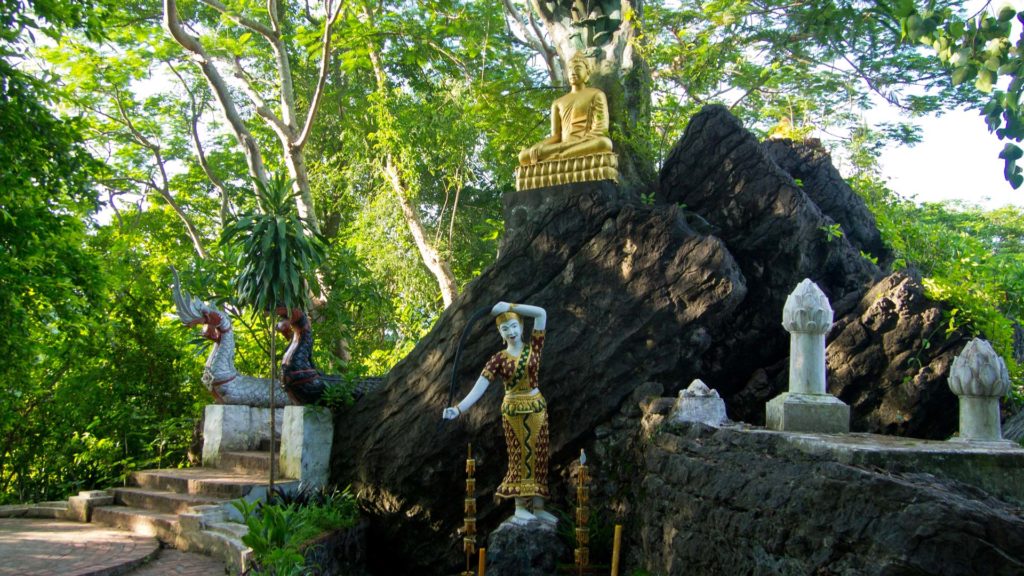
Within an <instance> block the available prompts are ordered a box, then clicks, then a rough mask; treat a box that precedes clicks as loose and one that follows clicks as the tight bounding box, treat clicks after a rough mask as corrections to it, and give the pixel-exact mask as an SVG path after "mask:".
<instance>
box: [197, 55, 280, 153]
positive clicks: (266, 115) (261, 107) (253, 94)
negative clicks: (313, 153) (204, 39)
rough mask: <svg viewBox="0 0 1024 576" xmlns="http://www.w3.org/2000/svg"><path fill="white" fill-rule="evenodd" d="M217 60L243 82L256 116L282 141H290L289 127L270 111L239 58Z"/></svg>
mask: <svg viewBox="0 0 1024 576" xmlns="http://www.w3.org/2000/svg"><path fill="white" fill-rule="evenodd" d="M215 59H216V60H217V61H218V62H223V63H225V64H227V65H228V67H229V68H230V69H231V75H232V76H234V77H235V78H236V79H237V80H238V81H239V82H241V84H242V92H245V95H246V96H248V97H249V101H250V102H252V106H253V110H255V111H256V114H257V115H259V117H260V118H263V119H264V120H266V121H267V124H269V125H270V127H271V129H273V130H274V132H276V133H277V135H278V137H279V138H281V140H283V141H288V140H289V139H290V133H289V130H288V126H287V125H286V124H285V123H284V121H282V120H281V119H280V118H278V117H277V114H274V111H273V110H271V109H270V106H269V105H268V104H267V101H266V100H264V99H263V95H262V94H260V93H259V90H257V89H256V86H255V85H254V84H253V82H252V78H251V77H250V76H249V74H248V73H247V72H246V71H245V69H244V68H242V63H241V62H239V60H238V57H232V58H228V57H226V56H216V57H215Z"/></svg>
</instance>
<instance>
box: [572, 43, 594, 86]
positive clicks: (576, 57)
mask: <svg viewBox="0 0 1024 576" xmlns="http://www.w3.org/2000/svg"><path fill="white" fill-rule="evenodd" d="M591 72H593V68H591V66H590V60H588V59H587V57H586V56H585V55H584V54H583V51H582V50H578V51H577V52H576V53H575V54H573V56H572V58H570V59H569V84H572V85H573V86H577V85H580V86H582V85H584V84H586V83H587V81H588V80H590V73H591Z"/></svg>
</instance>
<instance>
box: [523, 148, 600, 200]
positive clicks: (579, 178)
mask: <svg viewBox="0 0 1024 576" xmlns="http://www.w3.org/2000/svg"><path fill="white" fill-rule="evenodd" d="M598 180H612V181H615V182H617V181H618V180H619V157H618V156H617V155H616V154H615V153H614V152H606V153H603V154H590V155H588V156H579V157H576V158H565V159H556V160H545V161H543V162H538V163H536V164H531V165H529V166H520V167H518V168H516V190H520V191H521V190H533V189H534V188H544V187H547V186H558V185H560V184H573V183H575V182H595V181H598Z"/></svg>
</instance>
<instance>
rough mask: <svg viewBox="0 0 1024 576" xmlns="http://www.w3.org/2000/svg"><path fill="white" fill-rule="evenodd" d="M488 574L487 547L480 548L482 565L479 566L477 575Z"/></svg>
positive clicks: (483, 575)
mask: <svg viewBox="0 0 1024 576" xmlns="http://www.w3.org/2000/svg"><path fill="white" fill-rule="evenodd" d="M486 575H487V548H481V549H480V565H479V566H477V569H476V576H486Z"/></svg>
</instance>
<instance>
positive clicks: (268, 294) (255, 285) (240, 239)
mask: <svg viewBox="0 0 1024 576" xmlns="http://www.w3.org/2000/svg"><path fill="white" fill-rule="evenodd" d="M255 184H256V191H257V192H256V199H257V204H258V209H257V210H255V211H253V212H249V213H245V214H242V215H241V216H239V217H238V218H237V219H235V220H233V221H231V222H229V223H228V224H227V225H226V226H225V227H224V231H223V232H222V234H221V243H222V244H224V245H225V246H227V247H228V249H229V251H231V252H233V254H234V256H235V265H236V267H237V269H238V270H239V272H238V276H237V277H236V278H235V289H236V290H237V291H238V298H239V300H240V301H241V302H242V303H244V304H247V305H250V306H252V307H253V308H254V309H256V310H267V311H269V310H271V309H272V308H275V307H277V306H284V307H286V308H292V307H299V308H302V309H304V310H308V309H309V308H310V305H309V302H310V301H309V294H310V292H311V291H312V292H314V293H319V290H318V289H317V284H316V282H310V281H309V276H310V275H312V274H313V273H314V271H315V270H316V268H317V267H318V266H320V264H321V263H322V262H323V259H324V253H325V251H326V246H325V244H324V241H323V238H322V237H321V236H320V234H319V233H317V232H315V231H310V230H307V229H306V228H305V227H304V222H303V219H302V218H300V217H299V211H298V207H297V206H296V204H295V198H296V196H298V193H293V192H292V191H291V190H292V182H291V180H290V179H289V178H288V177H287V175H285V174H283V173H278V174H276V175H274V176H273V177H272V178H270V180H269V181H268V183H267V184H263V183H262V182H259V181H256V182H255Z"/></svg>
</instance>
